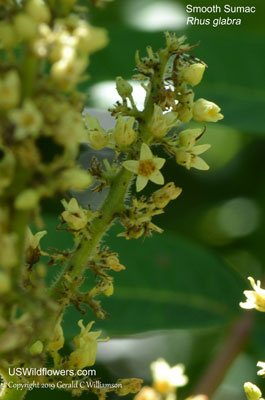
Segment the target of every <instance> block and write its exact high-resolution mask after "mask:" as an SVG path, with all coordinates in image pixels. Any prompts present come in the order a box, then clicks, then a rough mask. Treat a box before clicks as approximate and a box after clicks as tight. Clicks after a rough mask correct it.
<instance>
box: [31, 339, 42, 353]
mask: <svg viewBox="0 0 265 400" xmlns="http://www.w3.org/2000/svg"><path fill="white" fill-rule="evenodd" d="M29 352H30V354H31V355H33V356H37V355H39V354H41V353H42V352H43V343H42V342H41V341H40V340H37V342H35V343H33V345H32V346H30V349H29Z"/></svg>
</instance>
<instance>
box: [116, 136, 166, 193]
mask: <svg viewBox="0 0 265 400" xmlns="http://www.w3.org/2000/svg"><path fill="white" fill-rule="evenodd" d="M165 161H166V160H165V159H164V158H160V157H154V156H153V153H152V151H151V150H150V148H149V146H148V145H147V144H146V143H143V144H142V146H141V151H140V160H138V161H137V160H128V161H124V163H123V166H124V168H126V169H128V170H129V171H131V172H134V173H135V174H137V179H136V190H137V192H140V191H141V190H142V189H143V188H144V187H145V186H146V185H147V183H148V181H149V180H150V181H152V182H154V183H156V184H158V185H163V183H164V177H163V175H162V174H161V172H160V171H159V170H160V169H161V168H162V167H163V165H164V164H165Z"/></svg>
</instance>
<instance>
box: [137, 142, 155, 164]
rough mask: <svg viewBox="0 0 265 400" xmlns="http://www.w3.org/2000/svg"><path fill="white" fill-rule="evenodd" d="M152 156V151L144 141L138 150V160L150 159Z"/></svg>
mask: <svg viewBox="0 0 265 400" xmlns="http://www.w3.org/2000/svg"><path fill="white" fill-rule="evenodd" d="M152 158H153V153H152V151H151V149H150V147H149V146H148V145H147V144H146V143H143V144H142V146H141V151H140V160H151V159H152Z"/></svg>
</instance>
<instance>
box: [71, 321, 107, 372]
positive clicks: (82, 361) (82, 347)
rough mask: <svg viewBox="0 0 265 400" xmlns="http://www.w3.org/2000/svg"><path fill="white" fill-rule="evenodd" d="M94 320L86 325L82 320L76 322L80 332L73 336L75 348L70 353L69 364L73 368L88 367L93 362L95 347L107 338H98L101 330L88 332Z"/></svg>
mask: <svg viewBox="0 0 265 400" xmlns="http://www.w3.org/2000/svg"><path fill="white" fill-rule="evenodd" d="M93 324H94V321H92V322H90V323H89V324H88V325H87V326H86V327H85V326H84V325H83V321H82V320H80V321H79V322H78V326H79V327H80V328H81V332H80V333H79V335H77V336H76V337H75V338H74V345H75V347H76V350H74V351H73V352H72V353H71V354H70V358H69V365H70V366H71V367H75V368H79V369H82V368H85V367H90V366H92V365H94V364H95V361H96V355H97V347H98V342H99V341H107V340H108V338H105V339H99V336H100V335H101V331H97V332H90V329H91V327H92V325H93Z"/></svg>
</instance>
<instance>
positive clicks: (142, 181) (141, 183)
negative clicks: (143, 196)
mask: <svg viewBox="0 0 265 400" xmlns="http://www.w3.org/2000/svg"><path fill="white" fill-rule="evenodd" d="M147 182H148V179H147V178H146V177H145V176H141V175H138V176H137V179H136V191H137V192H140V191H141V190H143V188H144V187H145V186H146V185H147Z"/></svg>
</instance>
